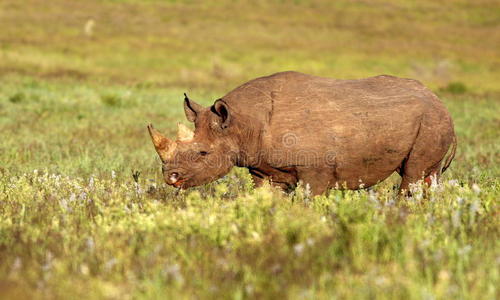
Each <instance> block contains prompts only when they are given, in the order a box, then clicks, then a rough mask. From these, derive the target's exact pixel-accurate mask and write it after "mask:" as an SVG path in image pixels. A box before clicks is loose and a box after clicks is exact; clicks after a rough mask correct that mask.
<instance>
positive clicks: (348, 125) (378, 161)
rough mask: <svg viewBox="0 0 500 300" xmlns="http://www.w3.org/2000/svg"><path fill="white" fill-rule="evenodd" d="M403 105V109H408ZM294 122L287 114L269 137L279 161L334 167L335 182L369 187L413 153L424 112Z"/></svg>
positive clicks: (347, 115)
mask: <svg viewBox="0 0 500 300" xmlns="http://www.w3.org/2000/svg"><path fill="white" fill-rule="evenodd" d="M403 108H404V107H403ZM319 116H320V115H319V114H318V119H314V118H309V119H306V120H303V119H302V120H301V119H300V118H298V120H299V121H295V122H294V121H293V118H294V116H293V114H289V115H288V120H289V122H286V119H285V121H284V122H283V123H281V124H280V126H277V127H275V128H274V132H273V133H272V136H271V137H270V139H271V140H272V143H271V144H272V151H270V152H271V153H274V157H270V158H269V159H270V160H271V161H272V163H273V164H274V165H277V166H283V167H290V166H298V167H309V168H318V169H324V168H330V169H331V174H332V180H331V182H332V184H333V185H335V182H337V183H338V184H339V185H342V184H344V183H345V184H347V187H348V188H350V189H356V188H359V187H360V186H361V187H368V186H371V185H374V184H376V183H378V182H380V181H382V180H384V179H385V178H387V177H388V176H390V175H391V174H392V173H393V172H394V171H395V170H396V169H397V168H398V167H399V166H400V165H401V163H402V161H403V160H404V159H405V157H406V156H407V155H408V153H409V152H410V150H411V148H412V146H413V143H414V141H415V137H416V135H417V133H418V129H419V126H420V120H421V117H420V114H418V113H414V111H413V112H412V110H406V111H405V109H401V110H400V111H399V112H397V113H396V112H394V111H384V110H380V111H377V110H371V111H363V110H358V111H355V112H346V113H343V114H339V113H335V114H333V113H332V115H331V116H330V117H327V118H325V117H324V113H323V114H321V119H320V118H319Z"/></svg>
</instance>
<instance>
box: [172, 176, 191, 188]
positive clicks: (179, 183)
mask: <svg viewBox="0 0 500 300" xmlns="http://www.w3.org/2000/svg"><path fill="white" fill-rule="evenodd" d="M188 179H189V178H180V179H178V180H177V181H175V182H174V183H172V185H173V186H175V187H176V188H183V185H184V183H185V182H186V181H187V180H188Z"/></svg>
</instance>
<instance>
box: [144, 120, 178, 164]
mask: <svg viewBox="0 0 500 300" xmlns="http://www.w3.org/2000/svg"><path fill="white" fill-rule="evenodd" d="M148 131H149V135H150V136H151V140H152V141H153V145H154V146H155V149H156V152H158V155H159V156H160V158H161V160H162V161H166V160H167V159H169V158H170V156H171V154H172V152H173V151H174V149H175V146H176V144H175V142H174V141H171V140H169V139H168V138H166V137H165V136H163V134H161V133H160V132H159V131H158V130H156V129H154V128H153V124H149V125H148Z"/></svg>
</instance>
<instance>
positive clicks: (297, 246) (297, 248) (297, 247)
mask: <svg viewBox="0 0 500 300" xmlns="http://www.w3.org/2000/svg"><path fill="white" fill-rule="evenodd" d="M304 248H305V247H304V244H302V243H299V244H295V245H294V246H293V251H295V254H297V255H302V252H304Z"/></svg>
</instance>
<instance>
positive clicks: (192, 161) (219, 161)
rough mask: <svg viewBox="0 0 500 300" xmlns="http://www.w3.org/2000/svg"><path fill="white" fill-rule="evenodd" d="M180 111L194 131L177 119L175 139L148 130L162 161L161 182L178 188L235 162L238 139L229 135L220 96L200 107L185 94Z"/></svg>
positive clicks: (201, 181) (226, 111) (217, 175)
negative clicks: (162, 179)
mask: <svg viewBox="0 0 500 300" xmlns="http://www.w3.org/2000/svg"><path fill="white" fill-rule="evenodd" d="M184 95H185V98H184V111H185V113H186V117H187V119H188V120H189V121H190V122H193V123H194V124H195V130H194V132H193V131H192V130H191V129H189V128H188V127H187V126H185V125H183V124H181V123H179V124H178V133H177V139H176V140H175V141H174V140H171V139H169V138H167V137H165V136H164V135H162V134H161V133H160V132H159V131H158V130H156V129H154V128H153V126H152V125H151V124H150V125H148V131H149V134H150V135H151V139H152V141H153V144H154V146H155V149H156V152H157V153H158V155H159V156H160V159H161V161H162V172H163V177H164V179H165V182H166V183H167V184H169V185H172V186H175V187H178V188H182V189H185V188H189V187H193V186H198V185H202V184H205V183H208V182H211V181H214V180H216V179H218V178H220V177H222V176H224V175H225V174H227V173H228V172H229V171H230V170H231V168H232V167H233V166H234V165H235V162H236V156H237V153H238V142H237V141H236V140H235V139H234V138H232V136H233V135H232V134H231V131H232V130H233V129H234V128H232V127H234V126H230V124H231V113H230V110H229V108H228V106H227V104H226V103H225V102H224V101H223V100H217V101H216V102H215V103H214V105H212V106H211V107H207V108H205V107H203V106H201V105H199V104H197V103H196V102H194V101H192V100H190V99H189V98H188V97H187V95H186V94H184Z"/></svg>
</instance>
